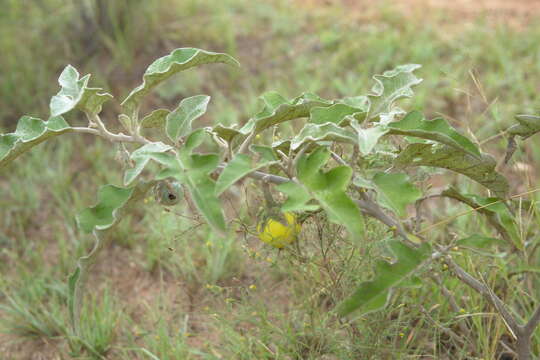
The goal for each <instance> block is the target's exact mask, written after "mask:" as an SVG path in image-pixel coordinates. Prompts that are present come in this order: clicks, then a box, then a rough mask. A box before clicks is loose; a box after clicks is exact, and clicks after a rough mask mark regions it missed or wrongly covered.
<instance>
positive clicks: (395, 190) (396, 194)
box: [373, 172, 422, 217]
mask: <svg viewBox="0 0 540 360" xmlns="http://www.w3.org/2000/svg"><path fill="white" fill-rule="evenodd" d="M373 184H374V185H375V191H376V192H377V200H378V202H379V203H380V204H381V205H382V206H384V207H386V208H388V209H390V210H392V211H394V212H395V213H396V214H398V216H400V217H404V216H406V215H407V213H406V208H407V205H408V204H412V203H414V202H415V201H416V200H418V199H420V197H421V196H422V192H421V191H420V190H418V188H416V187H415V186H414V185H413V184H411V183H410V181H409V176H408V175H407V174H389V173H382V172H380V173H376V174H375V176H374V177H373Z"/></svg>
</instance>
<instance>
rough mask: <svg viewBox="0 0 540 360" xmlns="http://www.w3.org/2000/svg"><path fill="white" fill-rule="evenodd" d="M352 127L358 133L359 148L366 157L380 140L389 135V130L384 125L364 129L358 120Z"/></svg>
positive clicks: (353, 121) (352, 122) (354, 121)
mask: <svg viewBox="0 0 540 360" xmlns="http://www.w3.org/2000/svg"><path fill="white" fill-rule="evenodd" d="M351 126H352V128H353V129H354V130H355V131H356V134H357V143H358V148H359V150H360V153H361V154H362V155H364V156H366V155H369V154H370V153H371V152H372V151H373V149H374V148H375V145H377V143H378V142H379V139H380V138H381V137H382V136H384V135H385V134H386V133H388V128H387V127H386V126H384V125H382V124H375V125H374V126H372V127H369V128H363V127H362V126H361V125H360V124H359V123H358V121H356V119H353V120H352V121H351Z"/></svg>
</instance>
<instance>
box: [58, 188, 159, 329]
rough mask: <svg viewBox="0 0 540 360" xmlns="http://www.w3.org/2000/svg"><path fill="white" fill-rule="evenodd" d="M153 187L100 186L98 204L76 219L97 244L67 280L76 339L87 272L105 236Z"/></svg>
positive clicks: (101, 246)
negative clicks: (91, 234)
mask: <svg viewBox="0 0 540 360" xmlns="http://www.w3.org/2000/svg"><path fill="white" fill-rule="evenodd" d="M154 184H155V181H151V182H140V183H138V184H137V185H136V186H134V187H132V188H121V187H118V186H114V185H105V186H102V187H101V188H100V189H99V191H98V202H97V204H96V205H95V206H93V207H91V208H87V209H85V210H83V211H82V212H81V213H80V214H79V215H78V216H77V223H78V224H79V227H80V228H81V229H82V230H83V231H85V232H87V233H89V232H93V234H94V236H95V238H96V242H95V244H94V247H93V249H92V251H91V252H90V253H89V254H88V255H85V256H82V257H80V258H79V260H78V261H77V268H76V269H75V271H74V272H73V273H72V274H71V275H70V277H69V279H68V311H69V314H70V317H71V323H72V326H73V330H74V333H75V335H78V336H79V335H80V328H79V322H80V312H81V308H82V300H83V292H84V288H85V284H86V282H87V279H88V271H89V269H90V268H91V266H92V264H93V263H94V262H95V260H96V258H97V256H98V254H99V253H100V252H101V250H102V249H104V248H105V247H106V243H107V241H108V239H110V237H108V236H107V234H108V232H109V231H110V230H111V229H112V228H113V227H114V226H115V225H116V224H118V222H119V221H120V220H121V219H122V217H123V215H124V213H125V212H126V211H127V209H128V208H129V207H130V206H132V205H133V204H135V203H136V202H138V201H139V200H141V199H142V198H143V197H144V196H145V194H146V193H147V192H148V190H150V188H151V187H152V186H154Z"/></svg>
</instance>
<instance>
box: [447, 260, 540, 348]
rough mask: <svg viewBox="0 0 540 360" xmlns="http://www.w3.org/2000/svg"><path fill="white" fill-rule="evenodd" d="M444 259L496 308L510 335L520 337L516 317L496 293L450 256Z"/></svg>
mask: <svg viewBox="0 0 540 360" xmlns="http://www.w3.org/2000/svg"><path fill="white" fill-rule="evenodd" d="M445 261H446V263H447V264H448V266H449V267H450V268H451V269H452V270H453V271H454V273H455V274H456V276H457V277H458V278H459V280H461V281H462V282H464V283H465V284H466V285H468V286H469V287H470V288H472V289H473V290H475V291H476V292H477V293H479V294H480V295H482V296H483V297H484V299H486V300H487V301H488V302H489V303H490V304H491V305H493V307H494V308H495V309H496V310H497V312H498V313H499V314H500V315H501V317H502V318H503V320H504V322H505V324H506V326H507V327H508V329H509V330H510V332H511V333H512V336H513V337H514V338H516V339H517V338H518V337H520V336H521V334H522V329H521V326H520V325H519V324H518V323H517V321H516V319H515V318H514V317H513V316H512V315H511V314H510V312H509V311H508V309H507V307H506V304H505V303H504V302H503V301H502V300H501V299H500V298H499V297H498V296H497V295H495V294H494V293H493V291H492V290H491V289H490V288H489V287H487V285H485V284H484V283H481V282H480V281H478V280H477V279H475V278H474V277H473V276H472V275H471V274H469V273H468V272H466V271H465V270H464V269H463V268H462V267H460V266H459V265H458V264H456V262H455V261H454V260H452V258H451V257H450V256H447V257H446V258H445ZM539 316H540V315H539Z"/></svg>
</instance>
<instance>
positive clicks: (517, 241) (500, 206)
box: [441, 187, 523, 250]
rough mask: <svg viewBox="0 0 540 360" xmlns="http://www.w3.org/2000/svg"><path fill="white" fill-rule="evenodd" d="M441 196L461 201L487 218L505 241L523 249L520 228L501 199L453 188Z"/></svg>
mask: <svg viewBox="0 0 540 360" xmlns="http://www.w3.org/2000/svg"><path fill="white" fill-rule="evenodd" d="M441 195H443V196H446V197H449V198H452V199H455V200H457V201H460V202H462V203H464V204H466V205H468V206H470V207H471V208H472V209H475V211H477V212H478V213H480V214H482V215H484V216H486V218H487V219H488V221H489V222H490V224H491V225H492V226H493V227H494V228H495V229H496V230H497V231H498V232H499V233H500V234H501V235H502V236H503V238H504V239H505V240H507V241H509V242H511V243H512V244H513V245H514V246H515V247H516V248H517V249H520V250H521V249H523V244H522V242H521V237H520V236H519V233H520V231H519V227H518V225H517V224H516V222H515V219H514V216H513V215H512V214H511V212H510V211H509V210H508V208H507V207H506V205H505V204H504V202H502V201H501V199H498V198H486V197H482V196H477V195H471V194H461V193H460V192H459V191H457V189H455V188H453V187H450V188H448V189H446V190H444V191H443V192H442V193H441Z"/></svg>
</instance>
